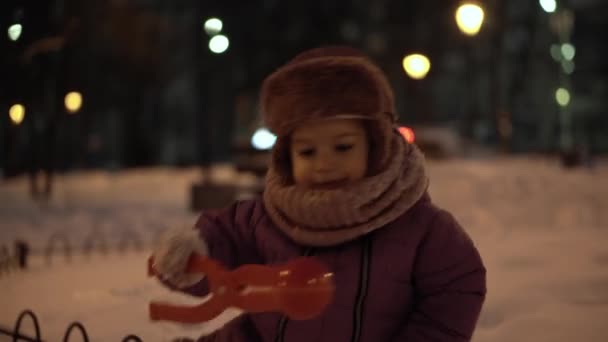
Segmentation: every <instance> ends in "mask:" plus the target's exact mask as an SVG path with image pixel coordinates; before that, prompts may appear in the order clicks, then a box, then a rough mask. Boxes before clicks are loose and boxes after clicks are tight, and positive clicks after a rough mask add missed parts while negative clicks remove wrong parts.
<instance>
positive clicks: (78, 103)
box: [64, 91, 82, 113]
mask: <svg viewBox="0 0 608 342" xmlns="http://www.w3.org/2000/svg"><path fill="white" fill-rule="evenodd" d="M64 103H65V109H67V110H68V112H70V113H76V112H78V111H79V110H80V107H82V94H80V93H79V92H77V91H72V92H69V93H68V94H67V95H66V96H65V100H64Z"/></svg>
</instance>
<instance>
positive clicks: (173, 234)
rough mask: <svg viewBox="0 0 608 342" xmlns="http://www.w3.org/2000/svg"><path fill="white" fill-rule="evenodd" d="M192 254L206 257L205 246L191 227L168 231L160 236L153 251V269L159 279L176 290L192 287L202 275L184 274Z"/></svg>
mask: <svg viewBox="0 0 608 342" xmlns="http://www.w3.org/2000/svg"><path fill="white" fill-rule="evenodd" d="M192 253H198V254H202V255H208V249H207V245H206V244H205V241H204V240H203V239H202V238H201V236H200V235H199V232H198V230H196V229H195V228H193V227H176V228H171V229H168V230H167V231H165V232H163V233H162V235H161V236H160V239H159V243H158V246H157V247H156V249H155V251H154V265H153V267H154V269H155V270H156V272H157V273H158V274H159V275H160V278H161V279H163V280H165V281H167V282H169V283H171V284H172V285H174V286H177V287H178V288H184V287H188V286H192V285H194V284H196V283H198V282H199V281H201V280H202V279H203V277H204V275H202V274H200V273H186V266H187V265H188V259H189V258H190V255H191V254H192Z"/></svg>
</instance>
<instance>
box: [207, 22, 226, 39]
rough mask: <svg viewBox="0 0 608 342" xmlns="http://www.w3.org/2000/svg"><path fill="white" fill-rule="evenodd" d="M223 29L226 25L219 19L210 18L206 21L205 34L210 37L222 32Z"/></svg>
mask: <svg viewBox="0 0 608 342" xmlns="http://www.w3.org/2000/svg"><path fill="white" fill-rule="evenodd" d="M223 27H224V23H222V21H221V20H220V19H218V18H209V19H207V21H205V32H207V34H208V35H210V36H215V35H216V34H218V33H220V32H222V28H223Z"/></svg>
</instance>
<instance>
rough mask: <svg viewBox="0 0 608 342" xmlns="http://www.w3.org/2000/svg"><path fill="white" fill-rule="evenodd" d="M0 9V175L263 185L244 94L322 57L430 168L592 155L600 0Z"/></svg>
mask: <svg viewBox="0 0 608 342" xmlns="http://www.w3.org/2000/svg"><path fill="white" fill-rule="evenodd" d="M463 5H464V6H463ZM0 12H1V28H2V30H1V31H0V33H1V35H0V37H1V38H0V49H1V51H2V54H1V61H2V62H1V65H0V75H1V76H0V79H1V80H2V81H1V82H0V87H1V88H0V90H1V91H0V172H1V175H2V177H3V178H10V177H14V176H18V175H23V174H34V173H38V172H39V171H43V172H46V173H48V174H50V175H52V174H53V173H61V172H66V171H72V170H82V169H91V168H93V169H100V168H101V169H108V170H121V169H126V168H133V167H148V166H158V165H168V166H180V167H181V166H209V165H215V164H217V163H236V164H237V165H239V167H241V168H243V169H252V170H257V171H259V173H263V170H264V162H263V161H262V162H261V164H260V162H259V161H258V162H257V164H255V163H256V162H251V156H253V155H255V154H256V150H259V149H261V150H264V149H265V148H268V147H269V146H271V145H272V136H271V135H268V134H267V133H266V132H265V131H263V130H262V131H258V130H259V129H263V127H261V122H260V113H259V111H258V103H257V100H258V91H259V85H260V83H261V81H262V79H263V78H264V77H265V76H266V75H267V74H269V73H270V72H272V71H273V70H274V69H275V68H277V67H278V66H280V65H281V64H282V63H284V62H286V61H287V60H288V59H289V58H291V57H293V56H294V55H295V54H297V53H298V52H301V51H302V50H305V49H308V48H312V47H316V46H320V45H326V44H348V45H351V46H354V47H357V48H360V49H362V50H364V51H365V52H366V53H368V54H369V55H370V56H371V57H372V58H373V59H374V60H375V61H377V62H378V64H379V65H380V66H381V67H382V68H383V69H384V71H385V72H386V73H387V75H388V77H389V79H390V81H391V83H392V85H393V86H394V88H395V93H396V99H397V107H398V112H399V114H400V121H401V124H402V125H404V126H406V127H407V128H405V129H407V135H408V137H409V138H412V139H415V141H416V142H417V143H418V144H419V145H420V146H421V147H422V148H423V150H425V152H426V153H427V156H429V157H430V158H446V157H451V156H459V157H479V156H487V155H495V154H542V155H553V156H558V157H560V158H561V159H562V161H563V163H564V165H570V166H574V165H578V164H582V163H584V162H587V161H590V160H591V159H590V158H591V156H594V155H599V154H605V153H606V152H608V134H607V133H608V115H607V112H608V100H607V99H608V79H607V75H608V47H607V44H605V41H604V40H603V39H602V38H601V36H602V33H605V32H607V30H606V28H607V26H608V24H607V23H608V21H606V20H605V18H606V15H608V2H607V1H602V0H568V1H559V2H556V1H555V0H539V1H537V0H511V1H506V0H487V1H481V2H477V3H475V2H469V3H463V2H458V1H442V0H428V1H389V0H373V1H372V0H370V1H358V0H354V1H311V0H305V1H304V0H293V1H289V2H286V1H277V0H263V1H246V2H242V1H222V2H206V1H194V0H172V1H160V0H146V1H144V0H110V1H108V0H87V1H81V0H54V1H53V0H49V1H42V0H3V1H2V4H1V5H0ZM256 132H257V133H258V135H255V133H256ZM254 136H255V138H253V137H254ZM254 142H255V146H257V148H256V147H255V146H253V145H252V143H254ZM262 153H263V152H262ZM243 158H245V159H243ZM247 158H249V159H247ZM262 160H265V159H262ZM249 164H251V165H249ZM49 186H50V185H49ZM42 187H44V186H42ZM36 191H38V190H36ZM40 191H42V190H40Z"/></svg>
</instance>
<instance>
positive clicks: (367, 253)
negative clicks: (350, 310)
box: [350, 236, 372, 342]
mask: <svg viewBox="0 0 608 342" xmlns="http://www.w3.org/2000/svg"><path fill="white" fill-rule="evenodd" d="M371 249H372V239H371V237H369V236H367V237H365V238H364V240H363V251H362V252H361V263H360V271H359V274H360V277H359V289H358V290H357V299H356V301H355V310H354V317H353V334H352V337H351V339H350V340H351V342H359V341H360V340H361V328H362V325H363V312H364V310H365V307H364V304H365V299H366V298H367V289H368V286H369V276H370V261H371Z"/></svg>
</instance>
